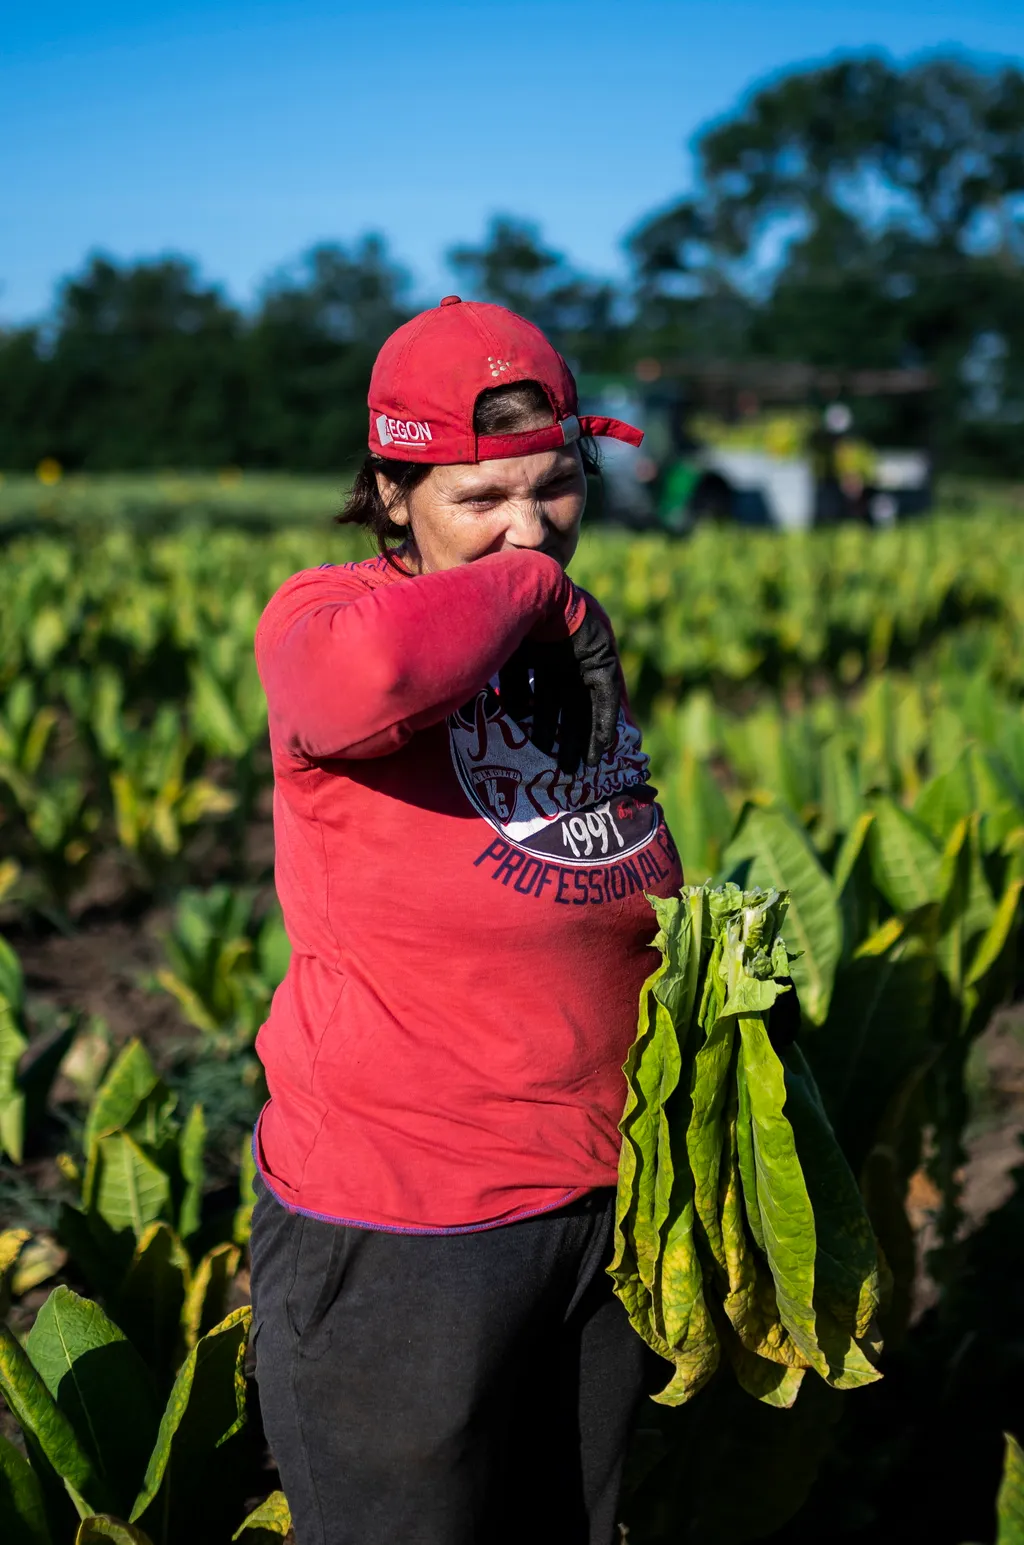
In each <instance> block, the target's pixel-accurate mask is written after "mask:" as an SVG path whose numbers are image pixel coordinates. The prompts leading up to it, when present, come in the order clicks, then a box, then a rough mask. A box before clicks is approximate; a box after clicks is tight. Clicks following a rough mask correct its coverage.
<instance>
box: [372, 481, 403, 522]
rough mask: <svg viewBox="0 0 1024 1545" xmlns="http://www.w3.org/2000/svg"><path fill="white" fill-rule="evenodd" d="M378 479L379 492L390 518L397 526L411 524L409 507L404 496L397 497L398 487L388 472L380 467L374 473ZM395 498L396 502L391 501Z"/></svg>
mask: <svg viewBox="0 0 1024 1545" xmlns="http://www.w3.org/2000/svg"><path fill="white" fill-rule="evenodd" d="M374 477H375V478H376V479H377V492H378V493H379V494H380V497H381V501H382V503H383V505H384V508H385V509H386V510H387V512H388V519H389V520H391V521H392V522H393V523H394V525H396V526H407V525H408V524H409V509H408V506H407V505H406V502H405V500H404V498H399V499H395V493H396V487H395V484H394V483H393V482H392V481H391V479H390V478H389V477H388V476H387V475H386V473H384V472H381V471H380V470H379V469H378V470H377V471H376V472H375V473H374ZM392 500H394V503H392V502H391V501H392Z"/></svg>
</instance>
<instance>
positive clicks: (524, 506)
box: [505, 499, 548, 548]
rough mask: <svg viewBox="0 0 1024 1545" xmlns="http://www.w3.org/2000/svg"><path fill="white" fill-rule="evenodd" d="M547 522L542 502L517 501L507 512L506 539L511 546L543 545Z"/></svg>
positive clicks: (545, 537)
mask: <svg viewBox="0 0 1024 1545" xmlns="http://www.w3.org/2000/svg"><path fill="white" fill-rule="evenodd" d="M547 536H548V522H547V515H546V513H545V510H544V506H543V505H542V504H537V503H536V502H535V501H534V500H532V499H531V500H529V501H526V500H524V501H521V502H520V501H517V502H516V503H515V504H514V505H513V506H512V508H511V510H510V512H509V520H508V525H507V526H506V528H505V538H506V541H507V542H508V543H509V544H510V546H512V547H527V548H533V547H543V545H544V543H545V542H546V541H547Z"/></svg>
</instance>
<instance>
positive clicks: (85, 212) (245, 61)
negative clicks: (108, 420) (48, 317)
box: [0, 0, 1024, 321]
mask: <svg viewBox="0 0 1024 1545" xmlns="http://www.w3.org/2000/svg"><path fill="white" fill-rule="evenodd" d="M0 22H2V27H3V46H2V48H0V320H2V321H12V320H20V319H22V318H26V317H30V316H33V315H37V314H39V313H40V312H41V311H42V310H44V308H45V307H46V305H47V304H48V302H49V299H50V297H51V294H52V291H53V285H54V283H55V281H56V280H57V279H58V278H59V277H60V276H61V275H62V274H66V273H67V272H69V271H71V270H73V269H75V268H77V267H78V266H79V265H80V264H81V263H82V261H83V259H84V257H85V255H86V253H87V252H89V251H90V250H97V249H99V250H103V251H106V252H109V253H112V254H113V255H115V256H116V257H120V258H129V257H136V256H140V255H147V256H152V255H155V254H158V253H163V252H168V251H176V252H183V253H187V254H189V255H191V256H194V257H195V258H196V259H197V260H198V261H199V263H200V265H201V268H202V271H203V272H204V274H206V275H207V276H208V277H210V278H212V279H216V280H218V281H221V282H223V283H224V285H225V286H226V288H227V289H228V291H229V293H230V294H232V295H233V296H234V297H235V298H236V299H239V300H242V301H246V300H249V299H251V297H252V295H253V294H254V293H255V290H256V288H257V286H258V284H259V282H260V281H261V280H262V279H263V278H265V277H266V275H267V274H268V272H269V271H270V270H271V269H273V268H274V267H276V266H277V265H278V264H280V263H282V262H284V261H287V260H288V259H290V258H293V257H295V256H296V255H297V254H298V253H299V252H300V251H302V250H303V249H304V248H305V247H307V246H308V245H310V244H311V243H313V242H314V241H321V240H331V239H337V240H342V241H347V240H351V239H352V238H353V237H355V236H357V235H359V234H361V233H362V232H364V231H367V230H377V231H381V232H383V233H384V234H385V235H386V236H387V238H388V240H389V242H390V244H391V247H392V249H393V251H394V254H395V255H396V257H397V258H399V259H400V260H401V261H402V262H404V263H405V264H406V265H407V266H408V267H409V268H410V269H411V270H412V271H413V274H414V276H415V278H416V281H417V290H418V293H419V294H420V295H421V296H422V298H423V299H425V300H427V301H433V300H435V299H436V297H437V292H439V291H440V292H443V290H444V289H445V288H447V287H450V279H448V278H447V276H446V275H445V272H444V267H443V262H442V256H443V252H444V250H445V248H446V247H447V246H449V245H451V244H452V243H454V242H457V241H466V240H470V241H472V240H476V239H477V238H478V237H479V236H480V235H481V233H482V231H483V229H484V226H485V224H486V221H487V218H488V216H489V215H490V214H492V213H494V212H495V211H503V212H509V213H512V214H516V215H522V216H528V217H530V218H533V219H536V220H537V221H538V222H539V223H540V224H541V226H542V228H543V231H544V234H545V236H546V237H547V238H548V240H549V241H550V242H551V243H552V244H553V245H555V246H557V247H558V248H560V249H561V250H564V251H566V252H567V253H568V254H569V255H570V257H571V258H572V259H573V260H574V261H575V262H577V263H578V264H579V265H581V266H583V267H585V268H588V269H590V270H592V271H603V272H614V271H617V270H618V268H619V267H620V265H621V256H620V252H619V244H620V242H621V239H622V237H623V235H624V234H625V233H626V231H628V230H629V229H630V227H631V226H632V225H633V224H634V222H635V221H636V220H637V218H638V217H639V216H641V215H642V214H644V213H646V212H647V211H649V210H651V209H652V208H655V207H657V206H659V205H661V204H664V203H666V202H667V201H669V200H671V199H672V198H673V196H674V195H676V194H677V193H678V192H679V191H681V189H683V188H684V187H685V186H686V183H687V179H688V176H689V156H688V152H687V149H686V147H687V144H688V142H689V140H690V138H691V137H692V135H693V133H694V131H695V130H696V129H697V128H698V127H699V126H700V125H701V124H703V123H705V122H707V120H708V119H710V118H714V117H717V116H719V115H720V114H722V113H723V112H725V111H727V110H728V109H729V107H730V106H731V105H732V104H733V103H734V102H735V101H736V100H737V98H738V97H739V96H740V95H741V93H742V92H743V91H744V90H746V89H747V88H748V87H749V86H750V84H751V83H752V82H754V81H756V80H761V79H763V78H764V77H765V76H768V75H770V74H772V73H773V72H775V71H777V70H779V69H780V68H784V67H786V66H790V65H792V64H794V63H800V62H807V61H817V60H820V59H823V58H826V57H828V56H829V55H830V54H833V53H835V52H837V51H840V50H848V49H855V48H865V47H870V46H877V47H881V48H884V49H885V50H887V51H888V52H890V53H891V54H892V55H894V56H895V57H897V58H906V57H908V56H910V55H913V54H918V53H921V52H924V51H928V50H935V49H939V48H946V47H955V48H959V49H965V50H968V51H970V52H972V53H975V54H978V55H981V56H983V57H987V58H989V59H993V58H998V57H1001V58H1010V59H1015V60H1017V61H1020V60H1021V59H1022V58H1024V20H1022V18H1021V11H1020V0H974V3H972V4H968V3H966V0H958V3H953V0H945V3H944V0H899V4H898V5H895V4H893V3H892V0H886V3H884V4H882V3H879V0H866V3H863V4H859V5H857V6H851V5H850V4H849V3H843V4H837V3H832V0H817V3H815V4H806V3H797V0H760V3H752V0H704V3H701V4H695V3H692V0H587V3H582V0H477V3H475V4H459V3H453V0H437V3H433V4H430V3H424V0H388V3H386V4H380V3H378V4H376V5H374V6H372V7H371V6H366V5H361V6H357V5H352V4H349V3H347V0H335V3H334V4H331V5H328V4H324V3H321V0H291V3H281V0H262V3H261V0H246V3H245V4H239V3H228V0H203V3H198V0H151V3H149V4H145V5H140V4H139V3H138V0H133V3H132V4H127V3H124V0H105V3H103V4H102V5H98V6H84V5H82V4H81V3H80V0H78V3H75V4H70V3H64V4H50V3H47V0H36V3H35V4H34V5H32V6H29V5H27V4H25V3H24V0H21V3H19V4H17V5H15V4H14V3H12V0H2V3H0Z"/></svg>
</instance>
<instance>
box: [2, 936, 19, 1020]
mask: <svg viewBox="0 0 1024 1545" xmlns="http://www.w3.org/2000/svg"><path fill="white" fill-rule="evenodd" d="M0 998H6V999H7V1002H8V1003H9V1004H10V1006H11V1008H12V1009H13V1010H14V1013H15V1014H20V1013H21V1011H22V1008H23V1007H24V1002H25V982H24V978H23V976H22V971H21V961H20V960H19V959H18V957H17V955H16V954H15V953H14V951H13V950H12V949H11V946H10V945H9V944H8V942H7V940H6V939H5V938H4V937H3V935H2V934H0Z"/></svg>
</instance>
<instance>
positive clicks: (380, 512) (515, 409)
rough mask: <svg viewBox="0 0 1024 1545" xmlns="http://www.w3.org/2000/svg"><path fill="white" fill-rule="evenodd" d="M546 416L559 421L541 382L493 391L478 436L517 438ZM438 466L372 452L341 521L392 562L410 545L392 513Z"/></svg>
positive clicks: (586, 451) (476, 411)
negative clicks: (385, 488)
mask: <svg viewBox="0 0 1024 1545" xmlns="http://www.w3.org/2000/svg"><path fill="white" fill-rule="evenodd" d="M546 414H550V415H551V417H552V420H553V419H554V414H553V410H552V407H551V403H550V401H549V399H548V394H547V392H546V391H545V390H544V388H543V387H542V386H541V384H540V382H539V381H517V382H515V383H514V384H513V385H511V386H492V387H489V388H488V389H487V391H484V392H481V393H480V395H479V397H478V398H477V399H476V404H475V406H474V408H473V430H474V433H475V434H478V435H506V434H516V433H517V432H518V431H519V430H521V429H529V428H530V425H531V423H532V422H533V421H534V420H535V419H537V418H538V417H539V416H541V415H546ZM578 444H579V448H580V458H581V460H582V462H583V470H584V472H586V473H587V475H588V476H595V475H596V474H597V471H598V460H597V452H596V450H595V448H594V443H593V441H592V440H590V439H584V440H580V441H579V442H578ZM434 465H435V464H434V463H433V462H425V461H392V460H391V459H390V457H385V456H377V455H376V454H375V453H374V452H373V451H369V452H367V454H366V456H365V457H364V458H363V463H362V466H361V467H360V468H359V471H358V472H357V473H356V476H355V481H354V482H353V484H352V488H351V490H350V492H349V495H348V498H347V499H346V500H345V503H344V506H343V508H342V510H341V513H340V514H339V515H336V516H335V519H336V521H337V522H338V524H339V525H342V526H364V527H365V528H366V530H367V531H368V532H369V533H370V535H371V536H372V537H373V538H374V539H375V541H376V543H377V550H378V551H379V552H380V554H381V556H382V557H384V558H389V557H390V556H391V549H390V547H389V546H388V543H389V542H396V541H397V542H401V541H404V540H405V538H406V537H407V536H408V532H407V531H406V530H405V529H404V527H402V526H396V525H395V523H394V521H393V520H392V519H391V511H392V510H393V509H394V508H395V506H396V504H401V502H402V501H403V499H405V498H406V497H407V496H408V495H409V494H411V493H412V491H413V489H414V488H415V487H416V485H417V484H418V483H422V482H423V479H424V478H425V477H427V476H428V475H429V473H430V472H431V471H432V470H433V467H434ZM378 472H383V473H384V475H385V477H386V478H387V479H388V481H389V482H390V483H391V484H392V490H391V493H390V494H389V495H388V497H387V498H386V499H385V498H383V497H382V495H381V492H380V489H379V488H378V487H377V473H378Z"/></svg>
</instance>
